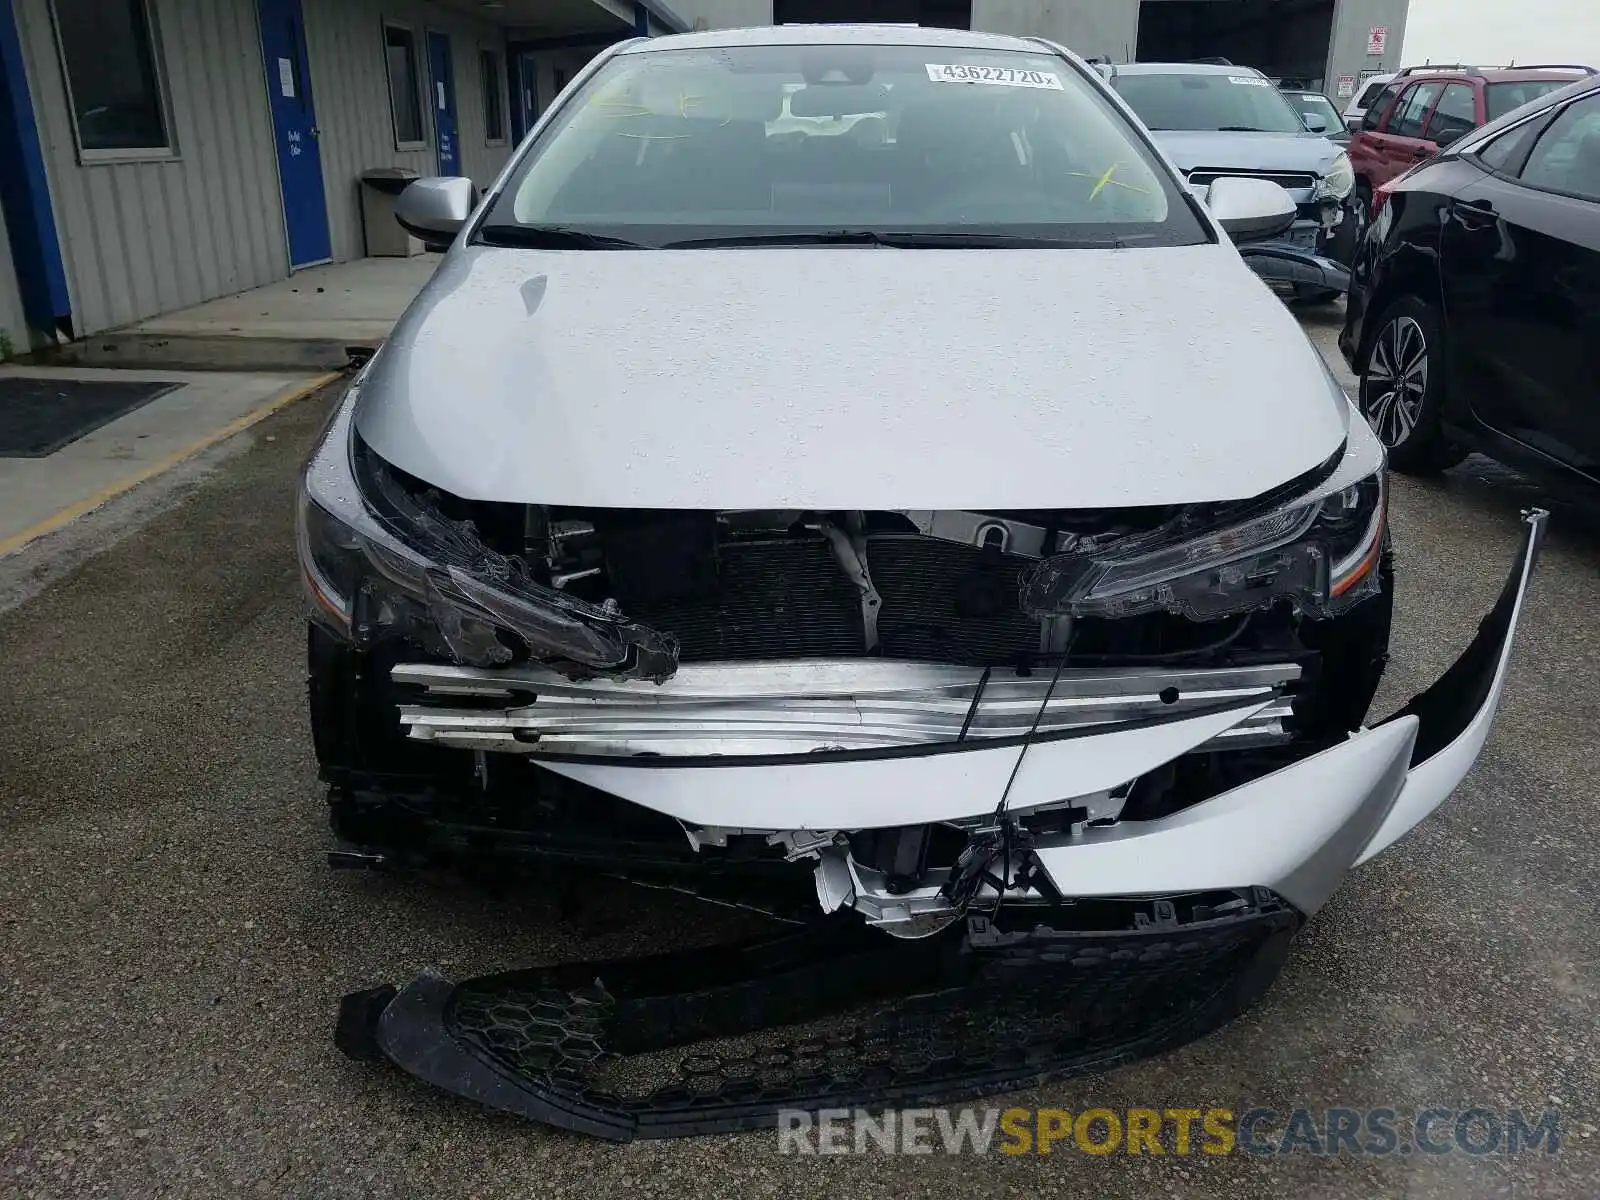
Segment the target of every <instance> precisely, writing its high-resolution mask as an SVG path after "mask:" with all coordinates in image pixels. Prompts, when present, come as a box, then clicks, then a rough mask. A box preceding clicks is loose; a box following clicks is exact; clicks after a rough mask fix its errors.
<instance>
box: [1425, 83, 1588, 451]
mask: <svg viewBox="0 0 1600 1200" xmlns="http://www.w3.org/2000/svg"><path fill="white" fill-rule="evenodd" d="M1477 158H1478V161H1479V162H1480V164H1482V165H1484V166H1486V167H1488V168H1490V171H1489V172H1487V173H1485V174H1484V175H1483V177H1482V178H1481V179H1479V180H1477V181H1475V182H1474V183H1472V184H1469V185H1468V186H1467V187H1466V188H1464V189H1462V190H1461V191H1460V192H1458V193H1457V194H1456V195H1455V196H1454V197H1453V199H1452V200H1451V202H1450V206H1449V211H1448V214H1447V215H1446V218H1445V226H1444V233H1443V237H1442V239H1441V268H1442V278H1443V281H1444V288H1445V306H1446V315H1447V318H1448V322H1449V339H1450V342H1451V344H1452V346H1453V347H1454V351H1453V354H1452V357H1453V358H1454V359H1456V362H1457V365H1456V368H1455V369H1454V370H1452V372H1451V385H1452V388H1455V387H1457V386H1458V385H1459V387H1460V388H1461V391H1462V393H1463V396H1464V398H1465V399H1466V400H1467V402H1468V403H1469V404H1470V405H1471V407H1472V409H1473V412H1474V413H1475V415H1477V417H1478V419H1479V420H1481V421H1483V422H1484V424H1486V425H1488V426H1490V427H1491V428H1493V429H1495V430H1497V431H1499V432H1501V433H1504V434H1506V435H1508V436H1510V437H1512V438H1514V439H1516V440H1517V441H1519V442H1522V443H1523V444H1525V445H1527V446H1531V447H1532V448H1534V449H1535V450H1537V451H1539V452H1540V453H1541V454H1543V455H1546V456H1548V457H1550V458H1553V459H1556V460H1557V461H1559V462H1562V463H1565V464H1566V465H1568V466H1571V467H1573V468H1575V469H1577V470H1580V471H1583V472H1584V473H1585V474H1588V475H1591V476H1594V477H1595V478H1597V479H1600V386H1597V382H1596V381H1597V380H1600V93H1590V94H1589V95H1588V96H1586V97H1584V98H1582V99H1579V100H1576V101H1573V102H1571V103H1569V104H1567V105H1566V106H1564V107H1563V108H1561V109H1559V110H1557V112H1556V113H1555V114H1554V115H1553V117H1546V118H1541V119H1539V120H1536V121H1533V122H1529V123H1528V124H1527V125H1525V126H1522V127H1519V128H1516V129H1513V130H1510V131H1508V132H1507V133H1505V134H1502V135H1501V136H1500V137H1499V138H1497V139H1495V140H1494V141H1491V142H1490V143H1489V144H1488V145H1487V146H1485V147H1484V148H1483V150H1482V151H1481V152H1480V154H1479V155H1478V156H1477Z"/></svg>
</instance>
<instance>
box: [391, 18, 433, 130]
mask: <svg viewBox="0 0 1600 1200" xmlns="http://www.w3.org/2000/svg"><path fill="white" fill-rule="evenodd" d="M383 51H384V58H385V61H386V62H387V63H388V68H389V107H390V109H391V111H392V112H393V113H394V144H395V145H396V146H398V147H400V148H401V149H403V150H404V149H416V148H417V147H420V146H423V145H425V144H426V143H427V140H428V137H427V134H426V132H424V130H423V126H422V72H421V71H420V70H419V69H418V63H417V35H416V32H415V31H414V30H411V29H407V28H406V27H405V26H404V25H385V26H384V27H383Z"/></svg>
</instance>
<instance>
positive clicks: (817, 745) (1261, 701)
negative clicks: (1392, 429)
mask: <svg viewBox="0 0 1600 1200" xmlns="http://www.w3.org/2000/svg"><path fill="white" fill-rule="evenodd" d="M351 458H352V460H353V461H352V469H353V472H354V474H355V476H356V478H357V480H359V490H360V494H361V496H362V497H363V499H364V502H365V504H366V506H367V509H368V511H369V512H370V513H372V514H375V515H376V516H377V517H378V518H379V519H380V521H381V522H382V525H383V527H384V529H385V530H386V531H388V532H390V533H392V534H393V535H394V537H395V543H394V546H393V547H380V548H378V549H377V550H376V551H375V546H378V543H377V542H376V540H375V539H374V540H372V541H368V542H367V543H366V544H365V546H364V547H363V546H352V547H349V549H359V550H362V552H363V557H364V561H359V560H354V559H353V558H352V559H350V560H346V561H345V563H344V565H345V566H347V567H348V569H349V573H348V575H347V576H346V577H345V578H344V579H341V578H339V573H340V570H341V559H340V558H339V557H338V556H337V555H330V554H317V553H314V552H313V553H312V554H311V555H310V561H311V562H312V563H313V564H315V565H316V566H317V567H318V569H319V571H320V572H321V573H322V575H323V576H324V577H325V578H326V579H327V583H328V588H327V590H328V591H329V592H331V593H333V594H336V595H344V596H347V597H349V601H348V603H349V609H350V612H351V623H350V632H349V636H348V639H346V638H343V637H337V636H335V637H329V636H327V634H326V633H325V632H324V631H323V630H321V629H314V631H313V634H312V655H313V713H314V719H315V724H316V726H317V728H318V746H319V752H321V757H322V760H323V767H324V774H325V775H326V776H327V777H328V778H329V780H330V782H331V783H332V784H333V803H334V816H335V825H336V827H337V828H338V829H339V830H340V832H341V833H342V834H343V835H344V836H345V837H346V839H347V841H349V842H351V843H352V844H354V845H356V846H358V847H368V848H371V847H384V848H386V849H383V850H377V851H375V850H368V851H360V850H358V851H355V852H353V853H352V854H351V855H349V856H347V857H346V861H350V862H357V861H366V860H364V859H363V858H362V855H363V854H366V855H367V859H370V858H372V857H374V856H377V855H381V856H383V857H385V859H386V861H395V859H396V855H399V856H400V857H401V858H404V857H411V858H413V859H416V860H419V861H426V860H429V859H431V858H447V857H452V856H454V855H455V854H457V853H459V852H462V851H466V850H468V849H469V848H470V847H472V846H473V845H478V846H484V845H491V844H492V845H493V846H494V847H495V848H496V850H497V852H504V851H506V849H507V848H508V847H513V848H514V849H515V851H516V852H526V853H527V854H529V855H531V856H532V857H535V858H555V859H568V860H571V859H577V860H583V861H593V862H604V863H605V864H606V865H607V866H608V868H610V869H612V870H616V871H620V872H622V873H624V874H627V875H628V876H629V877H633V878H638V879H640V880H642V881H643V880H660V879H672V878H675V877H677V876H679V875H681V874H683V873H685V872H688V873H690V874H694V875H698V876H702V880H701V883H702V885H703V884H704V883H705V882H706V880H705V878H704V877H705V876H707V875H709V876H710V877H711V888H710V890H717V889H721V890H722V891H723V892H724V893H725V894H726V895H729V896H732V897H735V898H736V900H737V902H741V903H750V904H752V905H753V906H756V907H762V908H763V909H764V910H765V911H773V910H774V906H775V905H776V903H777V902H776V901H775V900H774V895H775V893H773V892H771V891H770V890H767V889H769V884H768V883H766V882H763V883H761V884H760V885H758V887H757V889H756V894H758V898H757V899H755V900H753V901H752V900H750V899H749V897H750V896H751V895H752V893H751V892H750V891H749V889H747V888H745V887H743V886H742V885H741V882H740V881H741V880H746V879H748V877H749V876H750V875H752V874H755V875H761V876H765V877H767V878H769V879H777V878H780V877H782V878H789V879H795V878H802V877H803V876H804V875H805V874H808V873H809V875H810V877H811V878H810V883H811V887H810V888H809V889H807V890H808V891H810V892H811V893H812V894H813V895H814V898H815V903H816V905H819V906H820V908H821V909H822V910H823V912H828V913H831V912H834V911H836V910H839V909H841V908H846V907H848V908H853V909H855V910H856V911H857V912H858V913H859V914H860V915H861V916H862V917H863V918H864V919H865V921H866V922H867V923H868V924H869V925H872V926H875V927H878V928H880V929H882V930H884V931H885V932H888V933H891V934H894V935H896V936H900V937H921V936H926V935H929V934H932V933H934V932H937V931H938V930H939V929H941V928H943V927H945V926H946V925H948V924H949V923H950V922H952V921H954V920H956V919H958V918H959V917H960V916H961V915H962V914H963V913H965V912H967V911H968V909H969V908H973V909H976V910H977V911H987V910H992V909H993V908H995V907H996V906H998V905H999V904H1000V903H1002V902H1005V903H1030V902H1031V903H1038V902H1047V903H1048V902H1051V901H1052V900H1053V899H1058V898H1059V894H1058V893H1057V890H1056V888H1055V886H1054V885H1053V884H1052V883H1051V881H1050V880H1049V878H1048V876H1047V875H1046V873H1045V872H1043V871H1041V870H1040V869H1039V868H1038V865H1037V862H1036V860H1035V858H1034V853H1033V851H1034V847H1036V846H1038V845H1060V844H1065V843H1070V842H1072V841H1073V840H1074V839H1079V838H1082V837H1084V836H1085V835H1086V834H1088V833H1090V832H1091V831H1104V830H1114V829H1117V828H1118V827H1119V826H1121V825H1123V824H1124V823H1126V822H1135V821H1152V820H1159V819H1161V818H1164V817H1169V816H1171V815H1173V814H1175V813H1178V812H1181V811H1182V810H1184V809H1186V808H1188V807H1190V806H1192V805H1194V804H1197V803H1199V802H1201V801H1203V800H1205V799H1207V798H1209V797H1211V796H1215V795H1218V794H1221V793H1222V792H1225V791H1227V790H1229V789H1231V788H1236V787H1239V786H1241V785H1242V784H1244V783H1247V782H1248V781H1250V780H1252V779H1255V778H1258V777H1261V776H1263V775H1266V774H1268V773H1270V772H1272V771H1275V770H1278V769H1280V768H1282V767H1284V766H1286V765H1288V764H1292V763H1294V762H1297V761H1300V760H1302V759H1304V758H1307V757H1309V756H1311V755H1314V754H1316V753H1318V752H1320V751H1322V750H1325V749H1327V748H1329V747H1330V746H1333V745H1336V744H1337V743H1338V742H1339V741H1341V740H1342V739H1344V738H1345V737H1347V736H1348V735H1349V734H1350V733H1351V731H1353V730H1355V729H1357V728H1359V726H1360V724H1361V721H1362V719H1363V717H1364V715H1365V713H1366V709H1367V706H1368V704H1369V702H1370V700H1371V697H1372V694H1373V692H1374V690H1375V688H1376V685H1377V682H1378V679H1379V677H1380V675H1381V672H1382V669H1383V665H1384V662H1385V660H1386V646H1387V641H1388V629H1389V616H1390V607H1391V602H1392V595H1391V586H1390V575H1389V566H1388V563H1387V559H1386V557H1385V555H1384V553H1383V549H1382V545H1383V537H1384V535H1383V495H1382V482H1381V475H1378V476H1376V477H1373V476H1372V475H1371V472H1370V471H1368V470H1366V469H1365V467H1366V464H1359V463H1358V464H1357V468H1356V470H1355V471H1352V469H1351V468H1350V466H1348V465H1347V462H1346V460H1348V459H1349V458H1350V454H1349V453H1348V452H1341V454H1340V455H1339V456H1336V459H1335V461H1332V462H1330V463H1329V464H1327V465H1326V466H1325V467H1324V468H1323V469H1321V470H1319V471H1318V472H1316V473H1315V478H1310V479H1300V480H1295V481H1293V482H1292V483H1290V484H1288V485H1285V487H1283V488H1282V489H1278V490H1276V491H1275V492H1274V493H1273V494H1272V495H1270V496H1267V497H1261V498H1257V499H1255V500H1251V501H1245V502H1237V503H1225V504H1215V505H1206V506H1188V507H1175V508H1161V507H1156V508H1135V509H1118V510H1094V511H1072V510H1068V511H1042V512H1013V511H997V512H971V511H915V510H899V511H888V512H884V511H871V512H866V511H853V512H813V511H805V510H770V509H763V510H741V509H734V510H726V511H716V512H681V511H663V510H636V509H594V508H565V507H559V506H545V505H526V504H502V503H495V502H483V501H465V500H462V499H460V498H457V497H452V496H448V495H443V494H441V493H440V492H438V491H437V490H436V489H433V488H430V487H429V486H427V485H426V484H425V483H423V482H422V481H420V480H416V479H414V478H412V477H409V476H406V475H405V474H404V473H402V472H400V471H398V470H396V469H395V468H393V467H390V466H388V465H387V464H384V463H382V462H381V461H379V460H377V459H376V456H374V455H372V454H371V452H370V451H368V450H367V449H366V448H365V447H364V445H363V444H362V443H361V442H360V441H359V439H354V449H353V452H352V455H351ZM1341 473H1342V474H1344V475H1352V474H1353V475H1354V476H1355V478H1354V480H1353V482H1351V483H1349V484H1348V485H1346V484H1345V482H1344V480H1343V479H1341V478H1340V476H1341ZM1307 494H1310V495H1312V496H1313V498H1314V499H1313V501H1312V502H1311V503H1309V504H1306V503H1300V504H1297V503H1296V500H1297V499H1299V498H1302V497H1304V496H1305V495H1307ZM309 520H310V521H315V520H316V514H315V512H313V513H312V514H310V518H309ZM318 538H319V534H318V531H317V530H316V529H314V528H309V529H308V528H305V527H304V526H303V528H302V543H303V545H304V544H306V543H311V544H312V546H313V549H314V548H315V543H316V542H317V541H318ZM1207 539H1209V541H1208V540H1207ZM322 540H324V541H331V540H333V539H331V538H324V539H322ZM1250 546H1256V547H1258V550H1259V552H1258V553H1257V554H1256V555H1255V556H1254V557H1249V556H1247V555H1243V556H1242V555H1241V553H1240V551H1241V549H1242V548H1248V547H1250ZM407 550H420V551H422V553H421V554H420V555H419V556H418V560H417V561H416V562H414V563H407V562H405V560H404V557H403V551H407ZM1174 551H1177V552H1179V553H1180V554H1186V555H1188V560H1187V565H1186V566H1184V564H1179V566H1180V568H1182V569H1175V567H1174V564H1173V563H1172V562H1171V561H1170V560H1171V558H1172V556H1173V554H1174ZM1207 555H1210V556H1211V558H1210V559H1208V558H1207ZM1217 558H1221V559H1223V560H1224V561H1223V562H1221V563H1220V564H1219V565H1217V566H1216V567H1215V568H1214V569H1210V570H1208V569H1207V563H1208V562H1210V561H1213V560H1215V559H1217ZM374 564H377V565H378V566H379V567H380V569H378V570H373V569H372V567H373V565H374ZM1197 567H1198V569H1196V568H1197ZM1340 580H1346V581H1348V582H1346V583H1345V585H1344V586H1342V587H1340V586H1338V582H1339V581H1340ZM326 624H327V623H324V628H325V627H326ZM331 632H333V633H335V634H337V633H339V632H342V631H340V630H337V629H335V630H333V631H331ZM338 680H348V681H349V686H351V687H354V688H357V689H358V690H359V692H360V696H359V698H356V701H355V703H354V704H352V703H350V700H351V697H349V696H348V695H340V694H338V693H339V690H340V685H339V684H338V683H337V681H338ZM319 688H320V690H322V691H323V692H324V693H325V698H326V703H325V704H320V705H319V703H318V694H317V693H318V690H319ZM375 714H381V715H378V716H376V717H375ZM396 718H398V720H397V722H396ZM391 722H394V723H393V724H392V723H391ZM396 724H397V725H398V728H396ZM1110 733H1122V734H1126V735H1128V736H1129V737H1130V738H1131V737H1134V736H1143V737H1146V738H1148V739H1151V742H1150V746H1151V747H1155V746H1156V743H1155V741H1154V739H1156V738H1161V739H1165V740H1164V741H1162V742H1161V743H1160V745H1163V746H1166V747H1167V748H1166V749H1154V748H1146V747H1144V746H1141V748H1140V749H1139V751H1138V752H1137V753H1135V754H1133V755H1132V756H1131V757H1127V758H1120V757H1118V756H1117V755H1116V754H1114V753H1108V752H1107V751H1106V749H1105V747H1106V743H1098V742H1096V741H1094V740H1093V739H1089V740H1085V739H1084V738H1083V736H1082V735H1086V734H1110ZM1030 753H1031V754H1032V755H1033V756H1034V759H1035V762H1034V764H1033V765H1034V767H1035V768H1036V769H1035V770H1033V771H1027V770H1023V769H1022V768H1023V766H1024V760H1025V759H1027V758H1028V757H1029V755H1030ZM1151 754H1154V755H1155V758H1154V761H1151V759H1150V756H1151ZM880 761H881V762H882V763H883V764H884V765H886V766H888V765H895V766H897V769H901V770H928V771H932V772H934V774H933V775H930V776H929V777H928V779H929V786H928V787H927V788H926V790H925V791H923V792H921V793H920V795H921V796H922V797H923V798H922V799H915V798H914V799H911V800H907V801H905V802H897V801H895V800H893V799H892V798H890V797H888V796H884V795H883V794H882V793H881V789H880V788H879V785H876V784H873V783H870V782H867V781H866V774H865V772H866V770H867V768H866V767H865V766H862V767H860V768H858V769H857V770H856V771H854V772H853V774H852V776H851V778H850V779H849V780H848V781H843V780H841V781H840V782H838V783H832V784H830V783H827V782H825V779H824V776H823V775H821V774H819V772H821V771H823V770H824V769H826V768H827V767H828V766H829V765H830V764H835V765H848V764H850V763H852V762H855V763H871V762H880ZM919 763H920V764H921V765H920V766H915V765H913V764H919ZM628 766H632V767H639V768H652V767H653V768H657V769H640V770H633V771H628V770H620V771H619V770H618V769H617V768H621V767H628ZM797 766H798V767H801V768H803V770H804V771H806V772H810V774H808V775H804V776H800V777H797V778H799V779H803V781H804V782H803V783H797V784H796V788H797V789H798V790H794V791H792V804H790V803H788V802H785V801H783V800H782V799H781V797H782V796H786V795H791V792H790V791H788V790H785V785H784V784H783V783H782V780H783V779H784V778H786V772H792V769H793V768H795V767H797ZM664 767H671V768H683V769H682V770H664V769H660V768H664ZM733 769H738V770H743V771H746V772H748V771H752V770H762V771H765V772H766V773H765V774H763V775H762V776H761V778H760V779H756V778H755V777H754V776H745V777H743V778H742V779H741V781H740V782H738V783H735V782H733V780H734V776H732V775H729V774H727V773H726V772H727V771H729V770H733ZM719 770H721V771H722V772H723V773H722V774H720V775H717V776H715V777H713V776H711V775H697V774H695V773H694V772H715V771H719ZM1063 772H1065V774H1063ZM934 781H938V782H937V783H935V782H934ZM892 786H893V787H894V788H897V789H898V788H904V789H908V791H909V792H910V793H912V794H914V795H915V794H919V793H917V789H918V786H919V785H918V784H917V783H916V781H915V780H914V779H912V778H910V777H901V778H897V779H896V781H895V782H894V783H893V785H892ZM719 788H731V789H734V790H737V791H741V792H744V793H745V794H757V793H765V794H766V799H765V800H764V801H763V802H762V805H761V806H760V811H757V809H756V808H754V807H751V806H750V805H745V806H744V807H738V806H735V808H731V809H726V810H725V809H724V808H719V807H718V806H717V805H716V804H714V803H709V802H707V801H706V797H709V796H711V795H714V794H715V793H716V792H717V791H718V790H719ZM769 788H776V790H775V791H771V792H766V789H769ZM397 793H398V794H399V795H400V796H401V797H402V799H401V800H400V801H398V802H397V801H396V795H397ZM951 797H959V798H958V799H955V800H952V799H951ZM724 811H737V812H742V813H745V814H746V818H745V819H740V820H732V819H728V818H726V817H721V816H719V813H722V812H724ZM797 816H798V817H801V819H802V820H803V821H804V824H802V825H797V826H796V827H787V823H788V822H792V821H794V819H795V817H797ZM811 911H812V912H813V913H814V912H815V911H816V909H815V907H812V908H811Z"/></svg>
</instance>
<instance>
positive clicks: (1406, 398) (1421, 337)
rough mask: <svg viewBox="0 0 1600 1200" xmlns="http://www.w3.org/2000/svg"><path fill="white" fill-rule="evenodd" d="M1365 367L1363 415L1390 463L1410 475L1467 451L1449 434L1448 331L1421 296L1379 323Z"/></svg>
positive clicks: (1394, 307) (1448, 463) (1452, 461)
mask: <svg viewBox="0 0 1600 1200" xmlns="http://www.w3.org/2000/svg"><path fill="white" fill-rule="evenodd" d="M1373 329H1374V330H1375V332H1374V334H1373V338H1372V347H1371V349H1370V350H1369V351H1368V353H1367V360H1366V365H1365V366H1363V368H1362V370H1361V413H1362V415H1363V416H1365V417H1366V418H1367V423H1368V424H1369V425H1371V426H1372V429H1373V432H1375V433H1376V434H1377V435H1378V439H1379V440H1380V441H1382V442H1383V444H1384V445H1385V446H1387V447H1388V448H1389V465H1390V466H1391V467H1393V468H1394V469H1395V470H1396V471H1401V472H1403V473H1405V474H1407V475H1432V474H1434V473H1436V472H1439V471H1443V470H1444V469H1445V468H1447V467H1453V466H1455V465H1456V464H1457V463H1458V462H1460V461H1461V460H1462V459H1463V458H1465V457H1466V456H1467V455H1466V451H1465V450H1463V449H1461V448H1460V447H1457V446H1454V445H1452V444H1451V443H1450V442H1449V441H1448V440H1447V439H1446V438H1445V436H1444V430H1443V427H1442V423H1441V415H1442V414H1443V412H1444V390H1445V379H1444V340H1443V338H1444V331H1443V328H1442V327H1441V325H1440V323H1439V315H1438V313H1437V312H1436V311H1435V310H1434V309H1433V308H1432V307H1431V306H1429V305H1428V304H1427V303H1425V302H1424V301H1422V300H1420V299H1418V298H1417V297H1416V296H1404V297H1402V298H1401V299H1399V300H1396V301H1395V302H1394V303H1393V304H1391V305H1390V306H1389V307H1388V308H1387V309H1385V310H1384V313H1383V316H1382V317H1380V318H1379V319H1378V321H1377V322H1376V323H1375V324H1374V326H1373Z"/></svg>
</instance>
